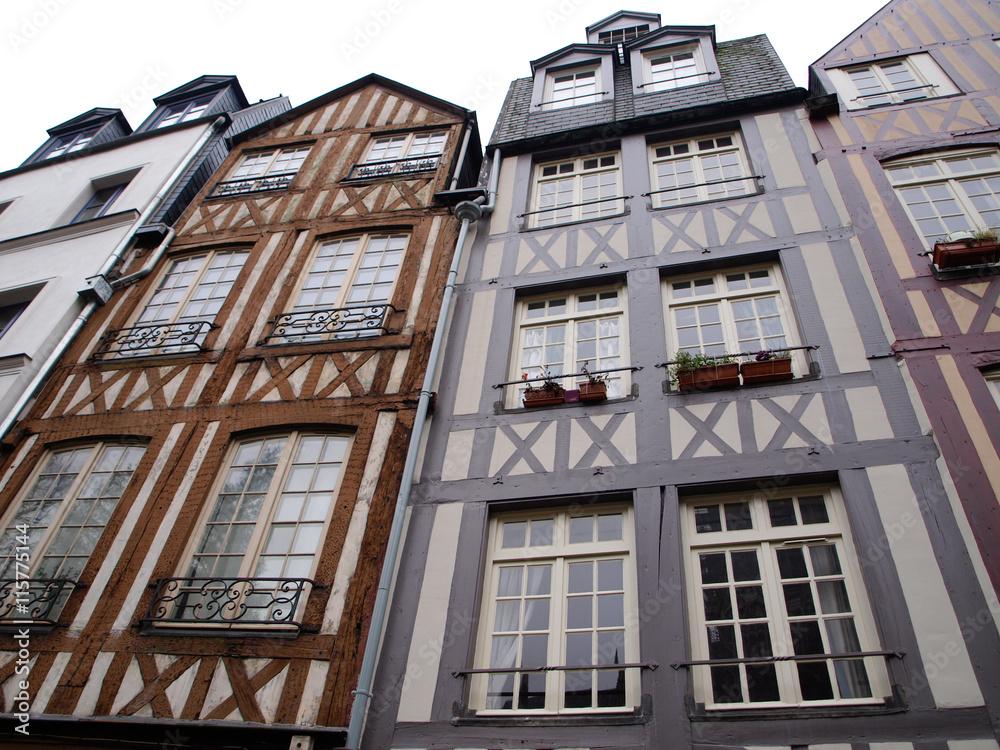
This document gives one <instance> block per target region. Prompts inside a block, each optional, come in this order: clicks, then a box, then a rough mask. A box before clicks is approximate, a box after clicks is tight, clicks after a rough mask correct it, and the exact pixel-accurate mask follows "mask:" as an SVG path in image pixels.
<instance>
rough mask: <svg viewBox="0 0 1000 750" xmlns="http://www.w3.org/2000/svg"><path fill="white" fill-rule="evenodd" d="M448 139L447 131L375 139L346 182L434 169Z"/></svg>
mask: <svg viewBox="0 0 1000 750" xmlns="http://www.w3.org/2000/svg"><path fill="white" fill-rule="evenodd" d="M447 140H448V132H447V131H444V130H442V131H437V132H433V133H408V134H402V135H389V136H385V137H382V138H375V139H374V140H373V141H372V142H371V144H369V146H368V151H367V152H366V153H365V156H364V159H362V161H361V163H360V164H356V165H354V168H353V169H352V170H351V174H350V175H349V179H364V178H371V177H382V176H385V175H392V174H406V173H409V172H425V171H430V170H434V169H437V165H438V161H439V160H440V158H441V154H442V153H443V151H444V146H445V142H446V141H447Z"/></svg>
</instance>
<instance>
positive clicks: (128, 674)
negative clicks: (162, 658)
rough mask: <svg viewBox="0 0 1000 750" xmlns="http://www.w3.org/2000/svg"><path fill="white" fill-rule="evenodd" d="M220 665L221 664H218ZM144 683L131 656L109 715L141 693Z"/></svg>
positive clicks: (136, 661)
mask: <svg viewBox="0 0 1000 750" xmlns="http://www.w3.org/2000/svg"><path fill="white" fill-rule="evenodd" d="M219 663H220V664H221V663H222V662H219ZM144 687H145V683H144V682H143V681H142V672H141V671H140V670H139V661H138V660H137V659H136V658H135V657H134V656H133V657H132V659H131V660H130V661H129V663H128V669H126V670H125V677H124V678H123V679H122V684H121V685H120V686H119V687H118V694H117V695H115V702H114V704H112V706H111V715H112V716H114V715H116V714H117V713H118V712H119V711H121V710H122V709H123V708H125V706H126V705H127V704H128V702H129V701H131V700H132V699H133V698H135V696H137V695H138V694H139V693H141V692H142V689H143V688H144Z"/></svg>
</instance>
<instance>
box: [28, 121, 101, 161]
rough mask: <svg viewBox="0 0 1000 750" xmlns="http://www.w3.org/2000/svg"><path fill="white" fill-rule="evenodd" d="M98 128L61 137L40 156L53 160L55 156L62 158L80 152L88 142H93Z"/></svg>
mask: <svg viewBox="0 0 1000 750" xmlns="http://www.w3.org/2000/svg"><path fill="white" fill-rule="evenodd" d="M99 129H100V128H90V129H89V130H82V131H80V132H79V133H70V134H69V135H61V136H59V137H58V138H56V139H55V141H53V142H52V144H51V145H50V146H49V147H48V148H47V149H46V150H45V154H44V155H43V156H42V158H43V159H54V158H55V157H57V156H62V155H63V154H71V153H73V152H74V151H82V150H83V149H85V148H86V147H87V146H89V145H90V142H91V141H92V140H94V136H95V135H97V131H98V130H99Z"/></svg>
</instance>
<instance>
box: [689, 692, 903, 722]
mask: <svg viewBox="0 0 1000 750" xmlns="http://www.w3.org/2000/svg"><path fill="white" fill-rule="evenodd" d="M685 702H686V703H687V709H688V718H689V719H690V720H691V721H699V722H700V721H719V722H722V721H778V720H787V719H796V720H798V719H841V718H851V717H858V716H885V715H887V714H900V713H905V712H907V711H909V710H910V706H909V703H908V702H907V700H906V694H905V692H904V691H903V688H902V687H901V686H900V685H893V687H892V695H891V696H889V697H887V698H886V699H885V700H884V701H883V702H882V703H873V704H869V705H859V704H851V705H845V706H787V707H781V708H734V709H718V708H712V709H706V708H705V704H704V703H695V701H694V699H693V698H692V697H691V696H690V695H688V696H685Z"/></svg>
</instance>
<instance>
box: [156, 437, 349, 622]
mask: <svg viewBox="0 0 1000 750" xmlns="http://www.w3.org/2000/svg"><path fill="white" fill-rule="evenodd" d="M350 444H351V439H350V438H349V437H347V436H345V435H333V434H316V433H310V432H298V431H296V432H291V433H288V434H285V435H275V436H269V437H260V438H252V439H247V440H242V441H240V442H238V443H236V444H235V445H233V446H232V448H231V450H230V452H229V457H228V458H227V460H226V465H225V468H224V469H223V471H222V472H221V474H220V476H219V478H218V480H217V482H216V486H215V490H214V496H213V499H212V501H211V502H210V503H209V504H208V506H207V508H206V511H207V512H206V513H205V515H204V517H203V518H202V519H201V522H200V528H199V531H198V533H197V534H196V535H195V541H194V543H193V545H192V547H191V548H190V549H189V550H188V553H187V562H186V564H185V566H184V570H185V577H184V578H180V579H171V581H170V582H168V583H161V585H160V587H159V589H158V591H157V597H158V599H160V600H162V602H163V605H164V606H163V607H162V608H161V609H160V610H159V612H160V613H161V614H162V615H165V617H163V618H162V619H164V620H167V621H181V622H204V623H207V624H210V625H211V624H215V625H233V624H238V623H241V622H257V623H268V622H270V623H278V624H296V623H295V619H296V617H297V616H300V615H301V610H302V607H303V606H304V603H305V596H306V594H308V590H309V586H310V581H309V579H310V577H311V576H312V575H313V572H314V570H315V567H316V560H317V558H318V556H319V554H320V552H321V550H322V548H323V541H324V539H325V538H326V532H327V529H328V525H329V523H330V516H331V515H332V513H333V509H334V507H335V505H336V500H337V493H338V492H339V489H340V481H341V480H340V477H341V472H342V469H343V466H344V464H345V462H346V461H347V455H348V450H349V448H350ZM155 603H156V602H154V604H155ZM152 611H156V610H155V608H154V609H151V612H152Z"/></svg>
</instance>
